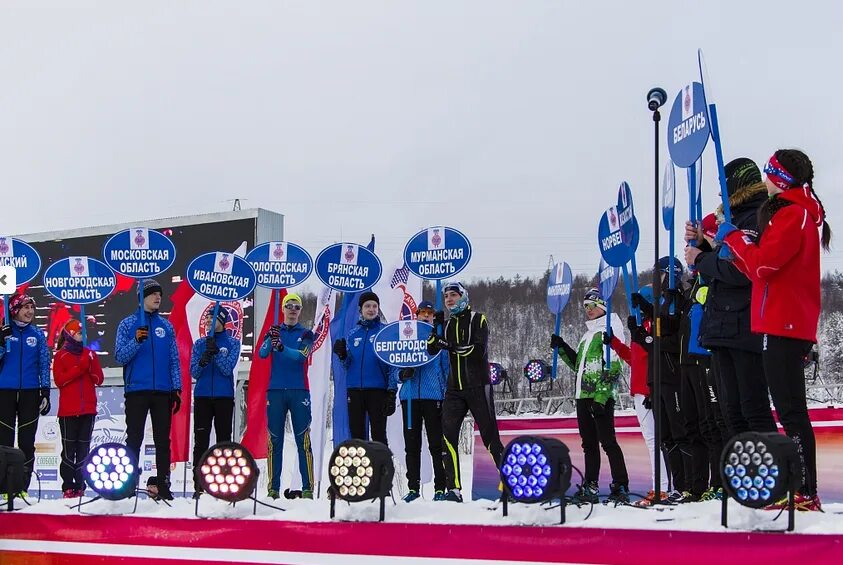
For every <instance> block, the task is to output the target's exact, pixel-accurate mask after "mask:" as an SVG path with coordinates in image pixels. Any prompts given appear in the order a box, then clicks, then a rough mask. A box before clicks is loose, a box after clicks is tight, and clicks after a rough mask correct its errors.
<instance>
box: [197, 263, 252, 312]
mask: <svg viewBox="0 0 843 565" xmlns="http://www.w3.org/2000/svg"><path fill="white" fill-rule="evenodd" d="M186 279H187V283H188V284H189V285H190V287H191V288H192V289H193V290H195V291H196V293H197V294H199V295H201V296H204V297H205V298H207V299H208V300H219V301H220V302H224V301H227V300H242V299H243V298H245V297H246V296H248V295H250V294H251V293H252V291H253V290H255V285H256V284H257V275H256V274H255V270H254V269H253V268H252V266H251V265H249V263H247V262H246V260H245V259H243V258H242V257H240V256H238V255H235V254H234V253H226V252H222V251H211V252H209V253H204V254H202V255H199V256H198V257H196V258H195V259H194V260H193V261H191V262H190V265H188V266H187V276H186Z"/></svg>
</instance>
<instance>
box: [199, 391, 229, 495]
mask: <svg viewBox="0 0 843 565" xmlns="http://www.w3.org/2000/svg"><path fill="white" fill-rule="evenodd" d="M233 417H234V399H233V398H227V397H206V396H197V397H194V398H193V473H194V486H195V487H196V489H197V490H198V489H199V481H198V480H197V479H196V477H197V470H198V468H199V458H201V457H202V456H203V455H204V454H205V452H206V451H208V448H209V447H210V444H211V426H212V425H213V427H214V432H215V433H216V435H217V443H219V442H221V441H231V427H232V418H233Z"/></svg>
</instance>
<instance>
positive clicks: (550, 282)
mask: <svg viewBox="0 0 843 565" xmlns="http://www.w3.org/2000/svg"><path fill="white" fill-rule="evenodd" d="M572 281H573V275H572V274H571V267H570V265H568V263H565V262H562V263H555V264H554V265H553V267H552V269H551V271H550V273H549V274H548V277H547V307H548V308H549V309H550V311H551V313H552V314H553V315H554V317H555V320H554V333H556V335H559V331H560V330H561V329H562V311H563V310H564V309H565V306H567V305H568V300H569V299H570V298H571V283H572ZM558 364H559V350H558V349H554V350H553V365H552V368H551V373H550V375H551V379H555V378H556V369H557V367H558Z"/></svg>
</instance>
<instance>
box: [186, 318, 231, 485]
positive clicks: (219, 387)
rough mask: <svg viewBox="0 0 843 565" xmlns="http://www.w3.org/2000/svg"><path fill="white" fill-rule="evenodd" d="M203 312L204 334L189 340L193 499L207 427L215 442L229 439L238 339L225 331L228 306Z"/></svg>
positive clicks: (207, 438)
mask: <svg viewBox="0 0 843 565" xmlns="http://www.w3.org/2000/svg"><path fill="white" fill-rule="evenodd" d="M213 316H214V314H213V310H211V311H209V312H208V313H207V314H206V315H205V320H204V322H205V333H206V336H205V337H200V338H199V339H197V340H196V341H195V342H194V343H193V349H192V351H191V354H190V376H191V377H192V378H193V379H195V381H196V386H195V387H194V388H193V472H194V478H193V489H194V492H193V498H194V499H196V498H199V496H200V495H201V494H202V487H201V486H200V482H199V475H198V472H199V461H200V459H201V457H202V456H203V455H204V454H205V452H206V451H207V450H208V446H209V445H210V443H211V426H213V427H214V432H216V437H217V441H218V442H221V441H231V428H232V419H233V418H234V380H235V377H234V368H235V367H236V366H237V360H238V359H239V358H240V341H239V340H238V339H237V338H235V337H234V336H232V335H230V334H229V333H228V331H227V330H226V327H225V326H226V324H227V323H228V322H229V321H230V320H229V312H228V309H227V308H225V307H224V306H222V305H221V306H220V307H219V310H218V311H217V318H216V321H214V320H213Z"/></svg>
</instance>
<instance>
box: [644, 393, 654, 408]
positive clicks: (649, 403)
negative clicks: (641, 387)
mask: <svg viewBox="0 0 843 565" xmlns="http://www.w3.org/2000/svg"><path fill="white" fill-rule="evenodd" d="M642 404H643V405H644V408H646V409H647V410H652V409H653V401H652V400H650V397H649V396H645V397H644V402H642Z"/></svg>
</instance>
